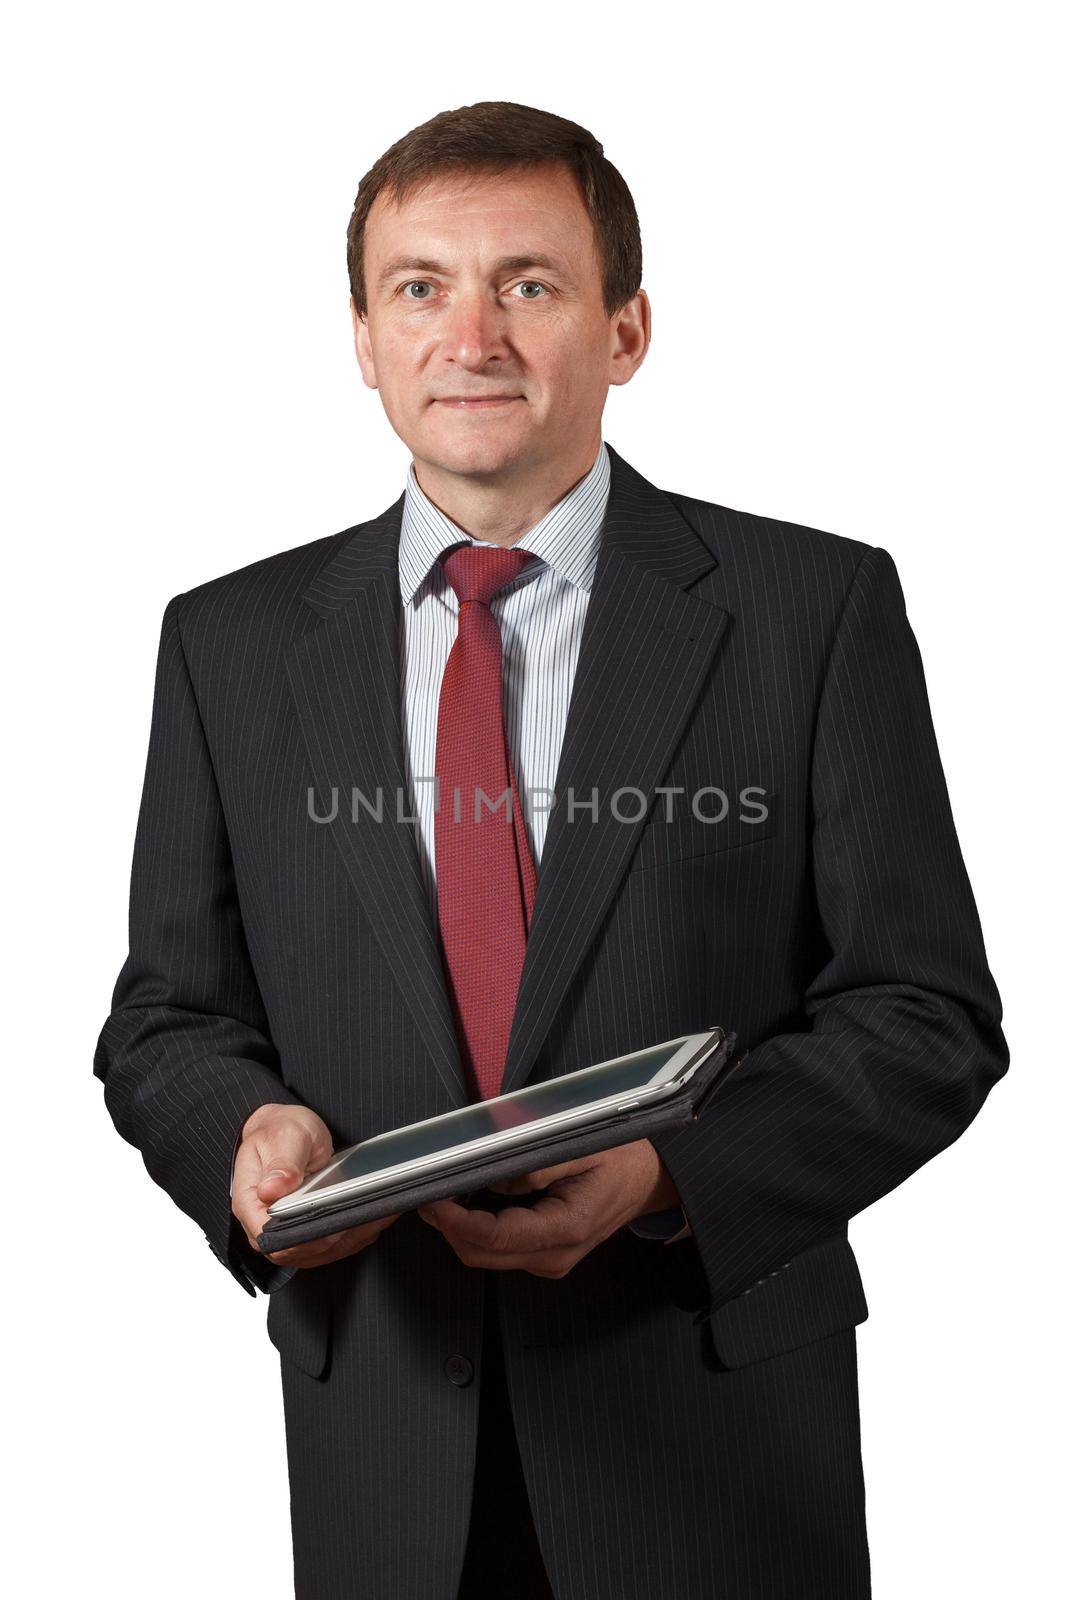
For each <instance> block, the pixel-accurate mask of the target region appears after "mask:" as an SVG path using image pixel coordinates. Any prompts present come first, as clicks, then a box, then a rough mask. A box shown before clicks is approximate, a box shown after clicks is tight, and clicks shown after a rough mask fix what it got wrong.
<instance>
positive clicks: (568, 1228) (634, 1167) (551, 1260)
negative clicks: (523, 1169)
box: [419, 1139, 680, 1278]
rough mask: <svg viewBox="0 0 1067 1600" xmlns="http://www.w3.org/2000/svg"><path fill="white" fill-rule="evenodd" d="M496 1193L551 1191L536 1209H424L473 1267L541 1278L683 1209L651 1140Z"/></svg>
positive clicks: (448, 1204) (562, 1273)
mask: <svg viewBox="0 0 1067 1600" xmlns="http://www.w3.org/2000/svg"><path fill="white" fill-rule="evenodd" d="M488 1187H489V1188H491V1189H493V1190H494V1191H495V1192H496V1193H498V1194H529V1193H530V1192H532V1191H533V1190H537V1189H543V1190H544V1191H545V1193H544V1198H543V1199H541V1200H537V1201H535V1202H534V1204H533V1205H531V1206H507V1207H506V1208H505V1209H504V1210H502V1211H498V1212H497V1213H496V1215H495V1216H494V1215H493V1213H492V1212H490V1211H478V1210H468V1209H467V1208H466V1207H465V1206H461V1205H459V1204H457V1202H456V1201H455V1200H435V1201H434V1202H433V1204H432V1205H424V1206H420V1207H419V1216H420V1217H422V1218H423V1220H424V1221H426V1222H428V1223H430V1225H431V1226H432V1227H434V1228H437V1229H438V1231H439V1232H440V1233H443V1234H444V1236H445V1238H446V1239H447V1240H448V1242H449V1244H450V1245H451V1246H452V1248H453V1250H454V1251H455V1252H456V1254H457V1255H458V1256H459V1259H460V1260H461V1261H462V1262H463V1263H464V1264H465V1265H466V1266H468V1267H494V1268H496V1269H497V1270H498V1271H502V1272H504V1271H513V1270H515V1269H517V1268H521V1269H522V1270H523V1271H524V1272H532V1273H533V1274H534V1276H535V1277H538V1278H563V1277H566V1275H567V1273H568V1272H569V1271H570V1270H571V1268H572V1267H573V1266H574V1265H575V1264H576V1263H577V1262H579V1261H580V1260H581V1259H582V1257H583V1256H585V1255H588V1253H589V1251H590V1250H592V1249H594V1248H595V1247H596V1246H597V1245H598V1244H600V1243H601V1241H602V1240H604V1239H607V1238H608V1237H609V1236H610V1235H611V1234H613V1233H614V1232H615V1231H616V1229H618V1228H622V1227H624V1226H625V1225H626V1223H628V1222H629V1221H630V1220H631V1219H632V1218H633V1217H639V1216H643V1215H644V1213H645V1212H647V1211H667V1210H669V1209H670V1208H671V1207H672V1206H676V1205H678V1204H680V1199H679V1195H678V1191H677V1189H676V1188H675V1186H674V1183H673V1180H672V1179H671V1176H670V1174H669V1173H668V1171H667V1169H666V1167H665V1166H664V1165H663V1163H662V1161H661V1160H660V1158H659V1154H658V1152H657V1151H656V1148H655V1146H654V1145H653V1144H652V1143H651V1142H650V1141H649V1140H648V1139H635V1140H633V1141H632V1142H631V1143H630V1144H623V1145H616V1146H615V1147H614V1148H613V1149H611V1150H601V1151H599V1152H598V1153H597V1154H596V1155H591V1156H583V1157H582V1158H581V1159H580V1160H578V1161H564V1162H562V1163H561V1164H560V1165H559V1166H555V1167H542V1168H541V1169H540V1170H539V1171H537V1172H530V1173H527V1174H526V1175H525V1176H523V1177H520V1178H509V1179H507V1180H505V1181H504V1182H501V1183H499V1184H490V1185H488Z"/></svg>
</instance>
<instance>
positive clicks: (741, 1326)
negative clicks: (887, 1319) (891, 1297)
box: [705, 1239, 867, 1367]
mask: <svg viewBox="0 0 1067 1600" xmlns="http://www.w3.org/2000/svg"><path fill="white" fill-rule="evenodd" d="M866 1317H867V1300H866V1296H865V1295H864V1292H863V1283H862V1281H861V1279H860V1271H859V1266H858V1265H857V1263H856V1257H855V1255H854V1254H853V1252H852V1246H851V1245H850V1244H849V1242H848V1240H847V1239H830V1240H828V1241H827V1243H825V1244H821V1245H816V1246H815V1248H814V1249H811V1250H805V1251H804V1252H803V1254H802V1255H799V1256H796V1257H794V1259H793V1260H792V1261H790V1262H787V1263H786V1265H785V1266H783V1267H780V1268H779V1269H778V1270H777V1271H776V1272H772V1273H769V1274H768V1275H767V1277H765V1278H760V1279H759V1280H758V1281H757V1282H756V1283H754V1284H753V1285H752V1287H751V1289H746V1290H745V1292H744V1293H743V1294H740V1295H738V1296H737V1297H736V1298H735V1299H733V1300H728V1301H727V1302H726V1303H725V1305H721V1306H720V1307H719V1308H718V1310H717V1311H713V1312H712V1313H711V1315H710V1316H709V1317H708V1319H707V1322H706V1324H705V1335H706V1337H707V1338H708V1339H710V1341H711V1344H712V1345H713V1347H714V1350H715V1354H716V1355H717V1356H718V1358H719V1361H720V1362H721V1363H722V1364H723V1365H724V1366H726V1367H743V1366H747V1365H748V1363H749V1362H752V1361H766V1360H767V1359H768V1358H769V1357H770V1356H778V1355H784V1354H785V1353H786V1351H788V1350H796V1349H798V1348H799V1347H800V1346H801V1345H805V1344H811V1343H812V1342H813V1341H814V1340H815V1339H825V1338H826V1337H827V1336H828V1335H829V1334H832V1333H840V1332H842V1331H843V1330H844V1329H845V1328H853V1327H855V1326H856V1324H857V1323H860V1322H864V1321H865V1320H866Z"/></svg>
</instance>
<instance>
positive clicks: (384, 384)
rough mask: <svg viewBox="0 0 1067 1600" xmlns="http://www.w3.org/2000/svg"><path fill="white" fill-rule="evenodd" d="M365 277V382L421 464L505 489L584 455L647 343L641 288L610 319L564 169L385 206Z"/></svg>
mask: <svg viewBox="0 0 1067 1600" xmlns="http://www.w3.org/2000/svg"><path fill="white" fill-rule="evenodd" d="M364 276H365V281H366V285H367V291H366V292H367V320H366V323H364V322H361V321H360V320H359V318H357V317H356V316H355V310H354V307H353V323H354V327H355V337H356V354H357V357H358V359H359V363H360V368H361V370H362V373H363V378H364V381H365V382H366V383H367V384H368V385H369V386H370V387H371V388H376V389H378V391H379V393H380V394H381V398H382V404H383V406H384V407H385V411H386V415H387V416H388V418H389V421H390V423H391V424H392V426H393V428H394V429H395V431H396V432H397V434H398V435H399V436H400V438H401V439H402V440H403V441H404V443H405V444H406V445H407V446H408V448H409V449H410V450H411V453H412V455H413V456H414V457H415V458H416V460H417V461H418V460H423V461H427V462H429V463H431V464H432V465H433V466H435V467H437V468H439V469H440V470H443V471H446V472H454V473H458V474H461V475H464V476H467V477H475V478H483V479H486V478H487V479H493V478H505V479H506V478H507V477H509V476H510V475H518V474H521V473H523V472H526V471H529V470H531V469H536V468H537V467H539V466H541V465H543V464H545V463H547V462H551V461H554V460H558V459H560V458H566V457H567V456H568V455H570V454H573V453H574V452H575V451H576V450H577V451H578V452H582V451H585V452H586V453H587V452H588V450H589V448H590V447H591V445H595V442H596V440H597V438H598V437H599V425H600V417H601V415H602V413H603V410H604V402H605V399H606V398H607V391H608V388H609V386H610V385H611V384H616V383H626V382H627V381H628V380H629V378H630V377H632V375H633V373H634V372H635V371H636V369H637V367H638V366H639V365H640V363H641V360H642V359H643V357H644V352H645V347H646V346H647V341H648V302H647V297H646V296H645V293H644V290H639V291H638V294H637V296H635V298H634V299H633V300H631V301H630V302H629V305H628V306H626V307H624V308H623V309H622V310H621V311H619V312H617V313H616V314H615V316H614V317H610V318H609V317H608V315H607V313H606V312H605V310H604V302H603V299H602V295H601V273H600V261H599V258H598V255H597V250H596V244H595V240H594V235H593V226H592V223H591V222H590V220H589V215H588V213H587V211H586V209H585V206H584V204H583V201H582V198H581V194H580V193H579V190H578V187H577V185H576V183H575V181H574V178H573V176H572V174H571V173H570V171H569V169H568V168H566V167H564V166H557V165H553V166H542V167H536V168H533V169H532V170H529V171H517V172H516V171H512V172H510V173H507V174H505V175H504V176H501V177H489V176H485V175H482V174H470V173H463V174H458V175H457V176H455V177H446V178H442V179H440V180H439V181H435V182H434V183H432V184H431V185H429V186H428V187H427V188H426V189H424V190H423V191H422V193H421V194H418V195H417V196H411V197H409V199H407V200H406V201H405V202H404V204H403V205H402V206H399V207H398V206H396V204H395V203H394V202H393V200H392V197H391V196H387V195H380V196H379V197H378V199H377V200H375V202H374V205H373V206H372V207H371V211H370V215H369V217H368V219H367V229H366V238H365V247H364ZM483 397H485V403H482V404H478V403H477V402H478V401H479V399H482V398H483ZM490 397H491V398H490Z"/></svg>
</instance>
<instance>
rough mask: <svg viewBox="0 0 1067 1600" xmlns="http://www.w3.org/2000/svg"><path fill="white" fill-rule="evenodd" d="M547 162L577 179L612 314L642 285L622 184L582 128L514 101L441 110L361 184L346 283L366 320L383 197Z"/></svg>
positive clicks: (637, 234)
mask: <svg viewBox="0 0 1067 1600" xmlns="http://www.w3.org/2000/svg"><path fill="white" fill-rule="evenodd" d="M550 162H553V163H554V162H563V163H564V164H565V165H566V166H568V167H569V168H570V170H571V172H573V174H574V176H575V178H576V180H577V183H578V189H579V192H580V193H581V195H582V198H583V200H584V201H585V208H586V210H587V211H588V213H589V218H590V221H591V222H592V224H593V235H594V238H595V240H596V247H597V253H598V255H599V257H600V279H601V294H602V297H603V301H604V309H605V311H606V312H607V314H608V316H609V317H611V316H614V314H615V312H616V311H619V310H621V309H622V307H623V306H624V305H625V304H626V303H627V301H628V300H632V299H633V297H634V295H635V294H636V293H637V291H638V289H639V288H640V287H641V229H640V227H639V226H638V221H637V210H636V207H635V206H634V202H633V196H632V195H631V193H630V191H629V189H628V188H627V186H626V182H625V179H624V178H623V176H622V174H621V173H620V172H619V171H618V169H617V168H616V167H614V166H612V164H611V162H610V161H608V160H607V158H606V157H605V155H604V147H603V145H602V144H601V143H600V141H599V140H598V139H594V137H593V135H592V134H591V133H590V132H589V130H588V129H587V128H582V127H580V126H579V125H578V123H577V122H568V120H567V118H566V117H557V116H554V115H553V113H552V112H551V111H539V110H538V109H537V108H536V107H535V106H522V105H516V104H515V103H514V102H513V101H511V100H479V101H478V103H477V104H476V105H472V106H459V107H458V108H457V109H456V110H454V111H440V112H438V114H437V116H436V117H431V118H430V120H429V122H423V123H421V124H420V126H419V127H417V128H412V130H411V132H410V133H405V135H404V137H403V138H402V139H398V140H397V142H396V143H395V144H393V145H390V147H389V149H388V150H386V152H385V154H384V155H381V156H379V157H378V160H377V161H376V162H375V163H374V165H373V167H371V169H370V171H369V172H367V173H366V174H365V175H364V176H363V177H362V178H361V179H360V183H359V189H358V192H357V194H356V203H355V209H354V210H353V212H352V220H351V221H350V222H349V224H348V281H349V283H350V285H351V288H352V299H353V300H354V301H355V306H356V311H357V313H358V314H359V316H360V317H362V318H364V319H365V318H366V315H367V285H366V280H365V278H364V274H363V249H364V239H365V234H366V227H367V216H368V214H369V212H370V208H371V206H372V205H373V204H374V201H375V200H376V199H377V198H378V196H379V195H380V194H387V196H388V197H389V198H390V199H392V200H393V201H394V202H395V203H396V204H397V205H399V204H401V203H402V202H403V201H404V200H405V199H406V198H407V197H408V196H409V195H411V194H413V193H417V192H418V191H419V190H420V189H422V188H424V187H425V186H426V185H427V184H429V183H432V182H433V181H434V179H437V178H441V177H447V176H448V175H450V174H453V173H462V172H470V173H471V174H477V173H485V174H487V175H489V174H491V175H493V176H498V175H500V174H501V173H504V172H508V171H510V170H512V169H513V168H518V169H522V168H526V169H529V168H531V167H539V166H544V165H546V164H548V163H550Z"/></svg>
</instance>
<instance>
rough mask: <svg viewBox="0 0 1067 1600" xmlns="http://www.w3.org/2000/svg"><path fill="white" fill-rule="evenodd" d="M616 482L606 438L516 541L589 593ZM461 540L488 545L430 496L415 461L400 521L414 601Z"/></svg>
mask: <svg viewBox="0 0 1067 1600" xmlns="http://www.w3.org/2000/svg"><path fill="white" fill-rule="evenodd" d="M610 487H611V458H610V457H609V455H608V452H607V447H606V446H605V444H604V441H603V439H601V441H600V449H599V450H598V451H597V454H596V460H595V461H594V462H593V465H592V466H591V467H590V468H589V471H588V472H587V473H586V474H585V477H584V478H580V479H579V480H578V482H577V483H576V484H575V485H574V488H573V489H570V490H568V492H567V493H566V494H565V495H564V496H563V499H562V500H559V501H557V502H556V504H555V505H554V506H553V507H552V508H551V510H549V511H546V512H545V515H544V516H543V517H542V518H541V520H540V522H537V523H535V524H534V526H533V527H532V528H529V529H527V531H526V532H525V533H524V534H523V536H522V538H521V539H519V540H518V541H517V543H516V544H514V545H513V546H511V548H512V549H515V550H530V551H532V552H533V554H534V555H536V556H540V557H541V559H542V561H544V562H545V563H546V564H547V565H548V566H550V567H552V568H553V570H554V571H556V572H558V573H559V575H560V577H561V578H566V579H567V581H568V582H569V583H573V584H576V585H577V587H578V588H580V589H584V590H585V592H586V593H587V594H588V593H589V591H590V590H591V589H592V587H593V573H594V571H595V570H596V558H597V553H598V551H599V548H600V529H601V525H602V524H603V521H604V511H605V508H606V506H607V502H608V490H609V488H610ZM457 540H470V542H471V543H472V544H488V543H489V541H488V540H487V539H474V538H472V536H471V535H470V534H469V533H464V532H463V530H462V528H457V526H456V524H455V523H454V522H452V521H451V520H450V519H449V518H448V517H446V516H445V514H444V512H443V511H440V510H438V508H437V506H435V505H434V504H433V502H432V501H431V500H428V499H427V498H426V495H425V494H424V493H423V491H422V489H421V487H420V486H419V482H418V479H417V478H416V476H415V463H414V461H412V463H411V465H410V466H409V467H408V476H407V483H406V485H405V488H404V514H403V518H402V520H401V524H400V552H399V565H400V593H401V595H402V596H403V601H404V604H405V605H406V606H408V605H410V604H411V603H412V601H413V600H414V599H415V596H416V594H417V592H418V590H419V589H420V587H421V586H422V584H423V583H424V582H425V580H426V578H427V576H428V575H429V574H430V572H431V571H432V569H433V565H434V562H435V561H436V560H437V558H438V557H439V556H440V555H441V553H442V552H443V551H444V550H445V549H447V547H448V546H449V545H450V544H455V543H456V541H457Z"/></svg>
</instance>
